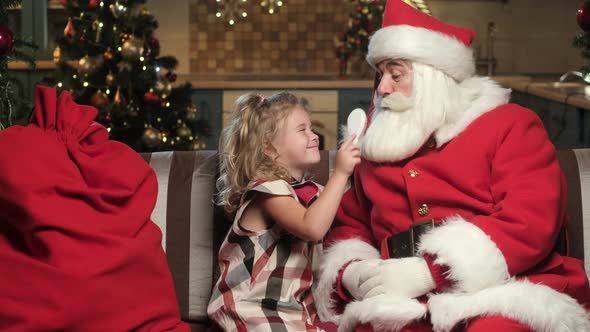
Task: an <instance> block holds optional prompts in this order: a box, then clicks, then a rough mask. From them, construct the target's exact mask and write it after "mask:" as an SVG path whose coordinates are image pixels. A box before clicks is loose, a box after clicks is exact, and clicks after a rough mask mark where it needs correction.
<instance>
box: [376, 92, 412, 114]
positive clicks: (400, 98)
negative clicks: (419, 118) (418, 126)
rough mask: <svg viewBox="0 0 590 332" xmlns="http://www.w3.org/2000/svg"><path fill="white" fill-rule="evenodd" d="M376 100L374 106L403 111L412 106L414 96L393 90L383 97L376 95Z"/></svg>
mask: <svg viewBox="0 0 590 332" xmlns="http://www.w3.org/2000/svg"><path fill="white" fill-rule="evenodd" d="M376 102H377V105H376V106H377V107H378V108H380V109H381V110H389V111H393V112H405V111H407V110H409V109H410V108H412V107H413V106H414V96H413V95H410V96H409V97H406V96H404V95H403V94H401V93H400V92H394V93H392V94H389V95H387V96H385V97H378V98H377V100H376Z"/></svg>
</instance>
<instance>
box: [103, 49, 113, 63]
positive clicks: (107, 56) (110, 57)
mask: <svg viewBox="0 0 590 332" xmlns="http://www.w3.org/2000/svg"><path fill="white" fill-rule="evenodd" d="M102 56H103V57H104V59H105V60H108V61H110V60H113V52H111V50H110V49H108V50H106V51H105V52H104V53H103V54H102Z"/></svg>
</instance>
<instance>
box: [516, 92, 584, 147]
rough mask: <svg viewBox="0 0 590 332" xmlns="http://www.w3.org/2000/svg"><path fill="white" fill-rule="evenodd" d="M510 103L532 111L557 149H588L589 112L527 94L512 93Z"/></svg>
mask: <svg viewBox="0 0 590 332" xmlns="http://www.w3.org/2000/svg"><path fill="white" fill-rule="evenodd" d="M511 102H512V103H515V104H518V105H521V106H524V107H526V108H529V109H531V110H533V111H534V112H535V113H537V114H538V115H539V117H540V118H541V120H542V121H543V125H544V126H545V129H546V130H547V134H548V135H549V139H551V142H552V143H553V144H554V145H555V147H556V148H557V149H575V148H584V147H590V133H588V130H589V129H590V111H589V110H585V109H580V108H576V107H574V106H570V105H567V104H565V103H560V102H557V101H553V100H549V99H545V98H541V97H537V96H535V95H531V94H529V93H524V92H520V91H513V92H512V98H511Z"/></svg>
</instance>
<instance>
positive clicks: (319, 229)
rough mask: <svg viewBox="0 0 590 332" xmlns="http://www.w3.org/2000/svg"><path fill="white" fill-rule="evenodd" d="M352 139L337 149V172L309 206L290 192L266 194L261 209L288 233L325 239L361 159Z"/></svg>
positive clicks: (311, 238) (335, 171) (309, 239)
mask: <svg viewBox="0 0 590 332" xmlns="http://www.w3.org/2000/svg"><path fill="white" fill-rule="evenodd" d="M353 139H354V135H352V136H351V137H349V138H348V139H347V140H346V141H345V142H344V143H343V144H342V147H341V148H340V149H339V150H338V155H337V156H336V167H335V169H334V173H333V174H332V176H331V177H330V179H329V180H328V183H327V184H326V186H325V188H324V191H323V192H322V193H321V194H320V196H319V197H318V198H317V199H316V201H315V202H314V203H313V204H312V205H311V206H310V207H309V208H307V209H306V208H305V207H303V206H302V205H301V204H300V203H299V202H297V201H296V200H294V199H293V198H292V197H289V196H271V195H263V196H262V197H261V198H260V202H259V204H260V206H261V208H262V210H263V211H264V212H265V213H266V214H267V215H268V216H269V217H270V218H271V219H272V220H273V221H274V222H276V223H277V224H279V225H281V227H283V228H284V229H285V230H287V231H288V232H289V233H291V234H293V235H295V236H297V237H299V238H301V239H303V240H306V241H319V240H321V239H323V238H324V236H325V235H326V233H327V232H328V230H329V229H330V226H331V225H332V221H333V220H334V217H335V216H336V211H338V207H339V205H340V200H341V199H342V195H343V194H344V191H345V188H346V184H347V182H348V177H349V176H350V174H351V173H352V171H353V170H354V166H355V165H356V164H358V163H359V162H360V150H359V148H358V147H357V146H356V145H354V144H353V143H352V140H353Z"/></svg>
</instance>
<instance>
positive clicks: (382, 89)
mask: <svg viewBox="0 0 590 332" xmlns="http://www.w3.org/2000/svg"><path fill="white" fill-rule="evenodd" d="M393 92H394V91H393V85H392V84H391V82H389V80H388V79H387V78H386V77H385V76H383V77H382V78H381V81H380V82H379V86H378V87H377V94H378V95H379V96H380V97H386V96H388V95H389V94H391V93H393Z"/></svg>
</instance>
